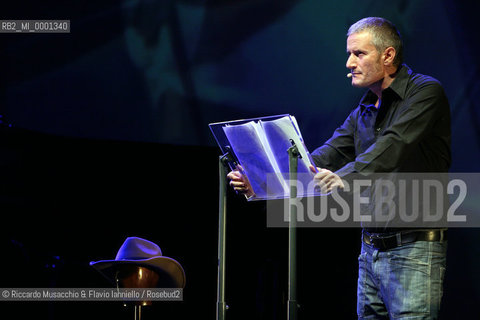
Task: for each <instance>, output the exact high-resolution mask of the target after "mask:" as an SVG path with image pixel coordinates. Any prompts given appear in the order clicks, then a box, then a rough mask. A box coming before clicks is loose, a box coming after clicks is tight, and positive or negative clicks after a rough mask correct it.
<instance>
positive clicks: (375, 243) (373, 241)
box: [368, 234, 381, 248]
mask: <svg viewBox="0 0 480 320" xmlns="http://www.w3.org/2000/svg"><path fill="white" fill-rule="evenodd" d="M368 240H370V243H371V244H372V245H373V246H374V247H375V248H380V246H379V244H380V243H379V242H378V241H379V240H381V239H380V237H375V236H374V235H373V234H369V235H368Z"/></svg>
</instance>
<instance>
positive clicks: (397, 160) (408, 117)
mask: <svg viewBox="0 0 480 320" xmlns="http://www.w3.org/2000/svg"><path fill="white" fill-rule="evenodd" d="M449 116H450V109H449V105H448V100H447V98H446V96H445V93H444V90H443V88H442V86H441V85H440V84H439V83H438V82H433V81H430V82H427V83H424V84H422V85H420V86H418V88H416V89H415V90H414V92H412V93H411V94H409V95H408V96H407V97H405V101H404V103H402V104H401V105H400V106H399V110H398V113H397V115H396V116H395V117H396V119H395V120H394V121H393V122H392V124H391V125H390V126H389V127H387V128H385V129H384V130H383V132H382V133H381V135H380V136H379V137H378V138H377V140H376V142H375V143H374V144H372V145H371V146H370V147H369V148H368V149H367V150H366V151H365V152H364V153H361V154H359V155H357V156H356V158H355V159H354V160H353V161H351V162H349V163H347V164H345V165H344V166H343V167H342V168H340V169H339V170H338V171H337V174H338V175H339V176H341V177H343V176H345V175H347V174H349V173H360V174H362V175H368V174H370V173H376V172H394V171H396V170H397V169H398V168H399V167H400V166H401V164H402V162H403V161H404V160H405V159H406V158H407V157H409V156H411V151H412V150H413V149H414V148H416V147H417V146H418V144H419V143H420V142H421V141H422V140H423V139H424V138H425V137H426V136H427V135H429V134H431V133H432V131H433V128H434V126H435V124H436V123H437V122H438V121H439V120H440V119H442V118H444V117H449Z"/></svg>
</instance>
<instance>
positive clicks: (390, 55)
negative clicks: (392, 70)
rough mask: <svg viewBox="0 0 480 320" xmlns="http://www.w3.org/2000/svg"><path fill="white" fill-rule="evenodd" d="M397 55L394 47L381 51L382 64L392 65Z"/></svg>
mask: <svg viewBox="0 0 480 320" xmlns="http://www.w3.org/2000/svg"><path fill="white" fill-rule="evenodd" d="M396 55H397V51H396V50H395V48H394V47H388V48H386V49H385V50H384V51H383V64H384V65H386V66H389V65H392V64H393V61H394V60H395V57H396Z"/></svg>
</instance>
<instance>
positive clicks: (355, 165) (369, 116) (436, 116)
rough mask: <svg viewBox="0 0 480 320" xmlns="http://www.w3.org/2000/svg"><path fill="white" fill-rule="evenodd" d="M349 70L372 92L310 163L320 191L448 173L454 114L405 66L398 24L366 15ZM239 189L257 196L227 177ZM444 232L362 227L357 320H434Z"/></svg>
mask: <svg viewBox="0 0 480 320" xmlns="http://www.w3.org/2000/svg"><path fill="white" fill-rule="evenodd" d="M347 36H348V38H347V54H348V60H347V63H346V67H347V68H348V69H349V70H350V72H351V73H349V74H348V76H349V77H351V79H352V80H351V81H352V85H353V86H354V87H360V88H368V89H369V90H368V91H367V92H366V94H365V95H364V96H363V97H362V99H361V101H360V104H359V106H358V107H357V108H356V109H354V110H353V111H352V112H351V113H350V115H349V116H348V117H347V119H346V120H345V122H344V123H343V124H342V125H341V126H340V127H339V128H338V129H337V130H336V131H335V132H334V134H333V136H332V137H331V138H330V139H329V140H328V141H327V142H325V144H324V145H323V146H321V147H319V148H318V149H316V150H315V151H314V152H312V158H313V160H314V162H315V165H316V166H317V168H316V169H315V168H314V167H313V166H312V167H311V170H312V172H315V177H314V180H315V181H316V182H317V184H318V186H319V187H320V188H321V191H322V192H323V193H328V192H330V191H332V190H333V189H335V188H339V189H343V188H344V187H345V185H344V180H342V178H343V179H346V180H348V177H350V176H352V175H354V174H359V175H361V176H363V177H368V176H370V175H373V174H378V173H399V172H410V173H412V172H413V173H424V172H437V173H438V172H447V171H448V169H449V167H450V109H449V105H448V101H447V98H446V96H445V93H444V90H443V88H442V86H441V85H440V83H439V82H438V81H437V80H435V79H434V78H432V77H429V76H425V75H421V74H417V73H414V72H413V71H412V70H411V69H410V68H409V67H408V66H406V65H405V64H403V44H402V41H401V38H400V34H399V32H398V31H397V29H396V28H395V26H394V25H393V24H392V23H391V22H389V21H387V20H385V19H383V18H365V19H362V20H360V21H358V22H356V23H355V24H353V25H352V26H351V27H350V29H349V31H348V34H347ZM228 178H229V179H230V180H231V181H230V185H231V186H232V187H233V188H234V189H235V190H236V191H238V192H240V193H244V194H246V195H247V196H250V195H252V193H253V192H252V190H251V188H250V186H249V184H248V180H247V179H246V178H245V177H244V176H243V175H242V174H241V173H240V171H239V170H234V171H232V172H230V173H229V174H228ZM446 246H447V242H446V230H444V229H428V228H421V229H419V228H417V229H412V228H410V229H392V228H388V229H381V228H380V229H379V228H375V229H368V228H366V229H364V230H363V233H362V251H361V254H360V256H359V277H358V292H357V313H358V318H359V319H389V318H390V319H437V318H438V313H439V309H440V300H441V297H442V286H443V276H444V272H445V263H446Z"/></svg>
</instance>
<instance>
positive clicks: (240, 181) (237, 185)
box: [227, 166, 255, 197]
mask: <svg viewBox="0 0 480 320" xmlns="http://www.w3.org/2000/svg"><path fill="white" fill-rule="evenodd" d="M242 171H243V169H242V167H241V166H238V167H237V169H235V170H233V171H230V173H229V174H227V178H228V179H230V185H231V186H232V187H233V189H234V190H235V191H237V192H238V193H241V194H244V195H246V196H247V197H251V196H254V195H255V193H254V192H253V190H252V186H251V185H250V182H249V181H248V179H247V177H246V176H245V175H244V174H243V173H242Z"/></svg>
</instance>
